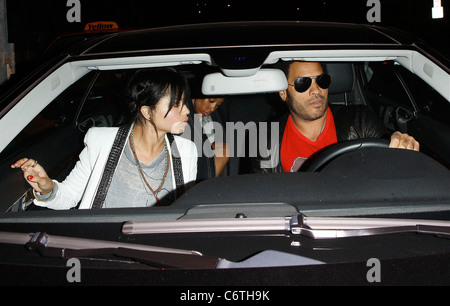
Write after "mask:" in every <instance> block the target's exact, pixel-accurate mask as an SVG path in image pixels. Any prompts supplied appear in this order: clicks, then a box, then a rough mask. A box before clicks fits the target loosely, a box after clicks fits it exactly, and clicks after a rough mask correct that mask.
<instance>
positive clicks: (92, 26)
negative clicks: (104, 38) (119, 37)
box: [84, 21, 119, 31]
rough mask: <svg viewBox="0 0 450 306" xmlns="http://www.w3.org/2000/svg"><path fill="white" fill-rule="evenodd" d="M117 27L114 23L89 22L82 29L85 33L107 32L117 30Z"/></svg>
mask: <svg viewBox="0 0 450 306" xmlns="http://www.w3.org/2000/svg"><path fill="white" fill-rule="evenodd" d="M118 28H119V26H118V25H117V23H116V22H114V21H97V22H90V23H88V24H86V26H85V27H84V30H85V31H109V30H117V29H118Z"/></svg>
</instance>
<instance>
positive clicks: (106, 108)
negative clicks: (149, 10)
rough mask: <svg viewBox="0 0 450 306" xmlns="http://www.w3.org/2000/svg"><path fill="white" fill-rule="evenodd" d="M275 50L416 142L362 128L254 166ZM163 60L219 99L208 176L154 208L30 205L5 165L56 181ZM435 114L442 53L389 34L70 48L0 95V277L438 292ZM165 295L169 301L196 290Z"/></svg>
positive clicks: (120, 114) (164, 37)
mask: <svg viewBox="0 0 450 306" xmlns="http://www.w3.org/2000/svg"><path fill="white" fill-rule="evenodd" d="M290 60H300V61H314V62H316V61H317V62H322V63H326V65H327V70H328V73H329V74H330V75H331V79H332V83H331V85H330V88H329V103H330V104H333V105H337V106H346V105H364V106H365V107H368V108H369V109H371V110H372V111H373V113H374V114H376V115H377V116H378V119H379V120H380V122H382V123H383V124H384V126H385V128H387V129H388V130H390V131H391V132H394V131H397V130H398V131H401V132H403V133H408V134H409V135H411V136H413V137H414V138H415V139H416V140H417V141H418V142H419V143H420V152H416V151H410V150H401V149H390V148H387V142H386V141H385V140H373V139H362V140H356V141H349V142H342V143H338V144H337V145H335V146H332V147H330V148H329V150H325V151H324V152H323V153H321V154H320V155H319V156H318V158H317V159H316V160H315V165H313V166H310V167H311V168H309V169H306V170H307V171H300V172H296V173H253V171H252V167H251V164H252V162H253V161H254V158H255V157H256V156H257V152H256V151H258V148H257V146H259V144H260V143H263V142H264V140H265V139H267V138H266V136H267V134H266V133H264V131H267V129H266V128H267V127H268V126H269V125H271V124H272V123H273V122H274V121H273V120H272V118H274V116H277V115H279V114H282V113H285V112H286V107H285V105H284V104H283V103H282V102H281V100H280V96H279V91H281V90H284V89H286V88H287V86H288V84H287V80H286V77H285V76H284V74H283V73H282V72H281V70H280V69H279V68H278V66H277V65H278V64H279V63H280V62H284V61H290ZM161 68H170V69H175V70H176V71H177V72H179V73H180V74H182V75H183V76H185V77H186V79H187V80H188V81H189V82H190V83H191V84H192V88H194V87H195V86H197V87H201V88H202V92H203V94H205V95H220V96H224V97H225V102H224V103H223V105H222V106H221V108H220V109H221V112H222V115H223V116H225V117H224V122H226V124H225V126H224V134H225V135H226V137H227V138H226V140H227V143H228V144H229V145H230V155H231V158H230V161H229V162H228V164H227V166H226V168H225V170H224V172H223V173H222V175H221V176H219V177H216V178H211V179H206V180H204V181H202V182H199V183H198V184H196V185H195V186H193V187H192V188H190V189H188V190H187V191H186V192H185V193H184V194H183V195H182V196H180V197H179V198H177V199H176V200H175V201H174V202H173V203H171V204H170V205H168V206H154V207H150V208H115V209H95V210H94V209H87V210H86V209H76V208H75V209H70V210H48V209H37V207H35V206H34V205H33V203H32V199H33V194H32V191H31V190H30V187H29V185H28V184H27V183H26V182H25V181H24V179H23V176H22V173H21V171H17V170H14V169H11V168H10V165H11V164H12V163H13V162H15V161H16V160H17V159H19V158H21V157H32V158H35V159H36V160H38V161H39V163H40V164H41V165H43V166H44V167H45V169H46V170H47V172H48V173H49V174H50V176H51V177H52V178H55V179H58V180H63V179H64V177H65V176H66V175H67V174H68V173H69V172H70V170H71V169H72V168H73V166H74V164H75V162H76V161H77V159H78V154H79V153H80V152H81V150H82V149H83V138H84V135H85V134H86V132H87V130H88V129H89V128H90V127H93V126H96V127H97V126H119V125H120V124H122V123H123V122H124V120H125V118H124V113H125V110H124V107H125V106H124V100H125V90H126V86H127V83H128V81H129V79H130V77H131V76H132V75H133V73H134V72H135V71H137V70H143V69H144V70H146V69H161ZM449 115H450V62H449V60H448V59H447V58H445V57H444V56H442V55H441V54H440V53H439V52H438V51H436V50H433V49H432V48H430V47H428V46H427V44H426V43H425V42H423V41H420V40H418V39H417V38H414V37H411V36H409V35H408V34H406V33H404V32H401V31H397V30H395V29H391V28H383V27H379V26H373V25H360V24H347V23H325V22H290V21H278V22H277V21H273V22H230V23H226V22H225V23H212V24H207V25H204V24H197V25H178V26H168V27H161V28H151V29H144V30H136V31H127V32H122V33H114V34H107V35H104V36H101V37H97V38H94V39H91V40H89V41H86V42H85V43H83V44H77V45H76V46H73V47H72V48H71V49H70V50H68V51H67V52H66V53H61V54H60V55H58V56H55V57H54V58H52V59H50V60H49V61H47V62H46V63H45V64H43V65H42V66H40V67H39V68H38V69H37V70H36V71H35V72H33V73H32V74H31V75H30V76H29V77H28V78H27V79H24V80H23V81H22V82H21V83H19V84H18V85H17V86H16V87H15V88H14V89H12V90H11V91H9V92H7V93H5V94H4V95H3V96H2V98H1V100H0V134H1V137H0V152H1V153H0V167H1V169H2V170H1V173H2V176H1V177H0V193H1V194H2V199H1V201H0V210H1V211H2V213H1V214H0V271H1V273H0V278H1V282H2V284H26V285H30V284H42V283H45V284H73V283H80V284H83V285H98V284H106V285H118V284H122V285H125V284H126V285H129V284H139V285H199V286H200V285H224V286H227V285H228V286H231V285H233V286H253V285H278V286H293V285H311V284H312V285H354V284H357V285H361V284H362V285H367V284H368V285H370V284H382V285H391V284H406V285H427V284H447V285H448V284H450V274H449V273H448V270H449V269H448V268H449V267H450V244H449V243H448V238H449V237H450V188H449V187H450V170H449V169H450V124H449V120H448V116H449ZM253 140H259V141H260V142H255V141H253ZM255 146H256V147H255ZM30 275H32V276H33V277H29V276H30ZM202 289H203V291H202V292H208V289H205V288H202ZM174 290H175V293H174V294H172V295H171V296H170V297H169V298H170V299H174V300H187V299H190V300H195V299H197V300H198V299H200V298H206V295H205V296H203V295H199V294H198V293H199V291H198V290H191V292H188V291H186V290H184V289H183V287H178V289H174ZM183 290H184V291H183ZM194 291H195V292H194ZM219 291H220V290H219ZM219 291H217V289H215V292H213V290H211V291H210V293H211V294H212V295H214V294H215V299H216V300H217V299H220V300H224V301H225V300H249V299H252V300H256V299H258V300H263V299H271V300H274V299H277V298H279V296H278V295H277V291H276V290H273V291H271V290H270V289H269V290H268V291H266V292H262V291H258V292H257V294H256V293H255V292H249V291H242V292H241V291H239V290H237V289H236V290H234V289H232V290H231V289H230V290H228V291H226V290H223V291H220V292H219ZM212 295H211V296H212Z"/></svg>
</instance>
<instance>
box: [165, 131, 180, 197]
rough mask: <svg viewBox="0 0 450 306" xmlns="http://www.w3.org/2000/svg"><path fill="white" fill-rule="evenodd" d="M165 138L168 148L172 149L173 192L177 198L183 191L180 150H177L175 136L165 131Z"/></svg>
mask: <svg viewBox="0 0 450 306" xmlns="http://www.w3.org/2000/svg"><path fill="white" fill-rule="evenodd" d="M166 135H167V139H169V144H170V148H171V151H172V167H173V174H174V175H175V185H176V186H175V194H176V198H179V197H180V196H181V195H182V194H183V193H184V192H185V187H184V178H183V168H182V165H181V158H180V152H179V151H178V148H177V144H176V142H175V138H174V136H173V135H172V134H170V133H167V134H166Z"/></svg>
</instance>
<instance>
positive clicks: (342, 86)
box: [326, 63, 353, 95]
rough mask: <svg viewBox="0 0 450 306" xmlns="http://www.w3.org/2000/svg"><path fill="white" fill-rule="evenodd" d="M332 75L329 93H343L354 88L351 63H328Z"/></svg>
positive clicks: (327, 67)
mask: <svg viewBox="0 0 450 306" xmlns="http://www.w3.org/2000/svg"><path fill="white" fill-rule="evenodd" d="M326 69H327V71H328V74H329V75H330V76H331V85H330V87H329V88H328V94H330V95H332V94H342V93H347V92H350V91H352V89H353V69H352V64H350V63H329V64H327V65H326Z"/></svg>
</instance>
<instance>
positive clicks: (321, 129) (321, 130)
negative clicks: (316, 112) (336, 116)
mask: <svg viewBox="0 0 450 306" xmlns="http://www.w3.org/2000/svg"><path fill="white" fill-rule="evenodd" d="M325 122H327V114H326V113H325V118H324V119H323V123H322V127H321V128H320V133H319V136H320V135H322V132H323V129H324V128H325Z"/></svg>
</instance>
